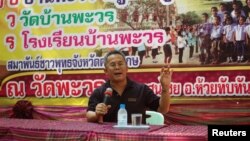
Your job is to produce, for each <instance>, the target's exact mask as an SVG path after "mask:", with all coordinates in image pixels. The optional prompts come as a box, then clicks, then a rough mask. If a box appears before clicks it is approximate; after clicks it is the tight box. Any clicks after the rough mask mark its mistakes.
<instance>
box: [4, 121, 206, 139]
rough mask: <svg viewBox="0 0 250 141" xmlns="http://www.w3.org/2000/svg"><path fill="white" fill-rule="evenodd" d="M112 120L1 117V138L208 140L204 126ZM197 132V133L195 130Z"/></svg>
mask: <svg viewBox="0 0 250 141" xmlns="http://www.w3.org/2000/svg"><path fill="white" fill-rule="evenodd" d="M113 125H114V124H113V123H104V124H96V123H88V122H80V121H55V120H25V119H6V118H0V140H1V141H5V140H6V141H7V140H8V141H9V140H12V141H20V140H21V141H44V140H46V141H138V140H140V141H141V140H143V141H165V140H168V141H169V140H170V141H171V139H178V138H179V139H181V140H182V141H185V140H192V139H193V140H197V141H198V140H199V141H205V140H207V127H206V126H181V125H179V126H177V125H170V126H150V129H146V130H145V129H129V130H128V129H115V128H113ZM196 133H197V134H196Z"/></svg>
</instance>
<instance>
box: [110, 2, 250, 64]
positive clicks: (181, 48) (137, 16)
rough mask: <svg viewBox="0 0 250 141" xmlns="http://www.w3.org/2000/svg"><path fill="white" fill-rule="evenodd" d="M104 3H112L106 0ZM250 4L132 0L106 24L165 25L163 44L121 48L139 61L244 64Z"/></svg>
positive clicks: (142, 27) (121, 27)
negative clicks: (167, 3) (114, 21)
mask: <svg viewBox="0 0 250 141" xmlns="http://www.w3.org/2000/svg"><path fill="white" fill-rule="evenodd" d="M183 5H185V7H183ZM200 5H201V6H200ZM106 6H107V7H112V8H113V5H111V4H106ZM249 7H250V0H246V1H239V0H231V1H224V0H195V1H192V2H190V1H188V0H181V1H175V2H174V3H173V4H171V5H167V6H166V5H162V4H160V2H159V3H158V4H157V2H155V1H152V0H134V1H130V2H129V6H128V7H127V8H125V9H119V10H118V15H117V16H118V17H117V18H118V19H119V23H117V24H116V27H115V28H114V27H110V28H112V29H113V30H116V28H117V30H145V29H147V30H148V29H151V30H154V29H163V30H165V31H166V43H165V44H164V45H163V46H159V45H157V44H155V45H153V46H146V45H145V44H143V45H141V46H138V47H137V46H132V47H127V48H126V51H125V55H126V56H129V55H131V56H139V58H140V61H141V62H140V67H155V66H157V65H163V64H167V63H171V64H172V65H176V66H177V67H178V66H187V67H188V66H190V67H192V66H217V65H218V66H225V65H226V66H231V65H248V64H250V61H249V60H250V55H249V54H250V53H249V50H250V49H249V45H250V44H249V43H250V42H249V39H250V36H249V35H250V25H249V24H250V22H249V21H250V20H249V17H248V16H249V15H250V8H249ZM121 51H124V49H122V50H121Z"/></svg>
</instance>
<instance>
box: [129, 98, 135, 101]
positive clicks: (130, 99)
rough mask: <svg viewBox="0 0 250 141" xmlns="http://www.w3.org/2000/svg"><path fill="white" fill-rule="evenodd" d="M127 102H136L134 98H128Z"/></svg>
mask: <svg viewBox="0 0 250 141" xmlns="http://www.w3.org/2000/svg"><path fill="white" fill-rule="evenodd" d="M128 102H136V98H128Z"/></svg>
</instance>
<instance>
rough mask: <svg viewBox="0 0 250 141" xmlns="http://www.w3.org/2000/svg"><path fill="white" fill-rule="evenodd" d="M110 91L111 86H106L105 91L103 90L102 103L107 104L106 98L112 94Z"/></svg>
mask: <svg viewBox="0 0 250 141" xmlns="http://www.w3.org/2000/svg"><path fill="white" fill-rule="evenodd" d="M112 92H113V90H112V89H111V88H107V89H106V91H105V92H104V99H103V103H104V104H106V105H107V104H108V99H109V97H111V96H112Z"/></svg>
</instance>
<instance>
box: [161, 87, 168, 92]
mask: <svg viewBox="0 0 250 141" xmlns="http://www.w3.org/2000/svg"><path fill="white" fill-rule="evenodd" d="M168 91H169V89H168V88H163V89H162V90H161V93H167V92H168Z"/></svg>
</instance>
